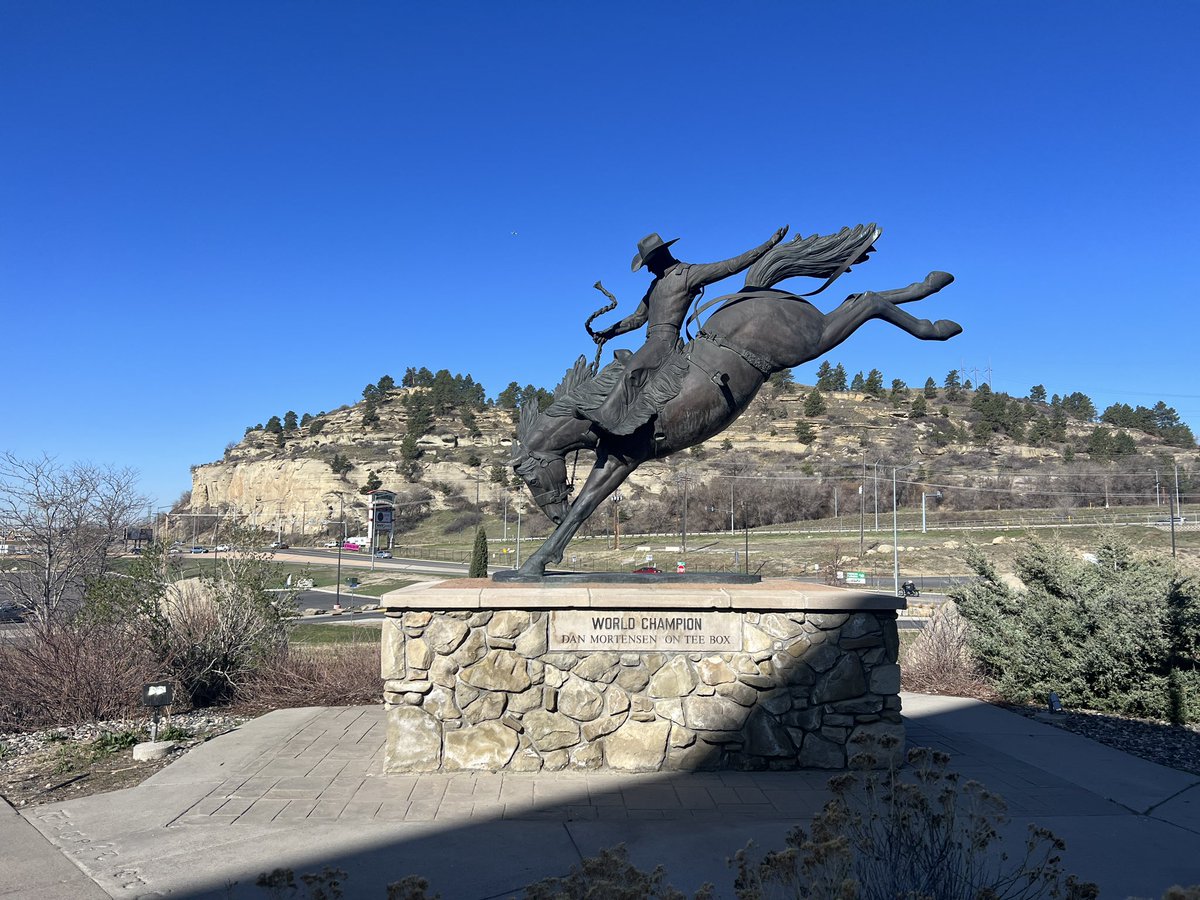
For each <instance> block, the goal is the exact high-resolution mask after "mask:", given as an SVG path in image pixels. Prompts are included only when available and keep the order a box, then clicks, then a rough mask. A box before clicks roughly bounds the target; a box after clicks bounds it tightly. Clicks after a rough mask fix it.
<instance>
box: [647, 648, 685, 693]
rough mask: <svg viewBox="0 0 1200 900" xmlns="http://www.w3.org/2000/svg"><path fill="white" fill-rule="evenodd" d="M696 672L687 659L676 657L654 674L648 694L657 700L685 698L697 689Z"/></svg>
mask: <svg viewBox="0 0 1200 900" xmlns="http://www.w3.org/2000/svg"><path fill="white" fill-rule="evenodd" d="M696 684H697V678H696V670H695V669H693V668H692V664H691V663H690V662H688V660H687V657H684V656H676V657H674V658H672V659H671V660H670V661H669V662H668V663H667V664H666V665H664V666H663V667H662V668H661V669H659V670H658V671H657V672H655V673H654V676H653V677H652V678H651V679H650V685H649V688H648V689H647V693H648V694H649V695H650V696H651V697H654V698H656V699H658V698H663V697H684V696H687V695H688V694H690V693H691V692H692V690H693V689H694V688H695V687H696Z"/></svg>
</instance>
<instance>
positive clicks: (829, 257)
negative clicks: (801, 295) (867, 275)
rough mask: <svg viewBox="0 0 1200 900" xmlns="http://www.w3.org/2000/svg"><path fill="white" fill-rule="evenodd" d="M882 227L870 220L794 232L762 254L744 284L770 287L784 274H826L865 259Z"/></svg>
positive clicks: (750, 286) (751, 286)
mask: <svg viewBox="0 0 1200 900" xmlns="http://www.w3.org/2000/svg"><path fill="white" fill-rule="evenodd" d="M881 234H883V229H882V228H880V227H879V226H878V225H876V224H875V223H874V222H872V223H870V224H869V225H855V226H854V227H853V228H843V229H842V230H841V231H839V232H838V233H837V234H814V235H811V236H809V237H801V236H800V235H796V237H795V238H793V239H792V240H790V241H786V242H784V243H781V244H777V245H776V246H774V247H772V248H771V249H770V250H768V251H767V252H766V254H764V255H763V257H762V258H761V259H759V260H758V262H756V263H755V264H754V265H752V266H751V267H750V269H749V271H748V272H746V288H747V289H753V288H769V287H774V286H775V285H776V284H778V283H779V282H781V281H783V280H784V279H786V278H795V277H796V276H798V275H806V276H809V277H814V278H828V277H829V276H831V275H833V274H834V273H835V272H837V271H838V270H839V269H841V268H842V266H846V268H847V269H848V268H849V265H847V260H849V263H850V265H857V264H858V263H863V262H866V261H867V254H868V253H870V252H871V251H872V250H874V249H875V242H876V241H877V240H879V236H880V235H881Z"/></svg>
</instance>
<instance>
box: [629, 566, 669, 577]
mask: <svg viewBox="0 0 1200 900" xmlns="http://www.w3.org/2000/svg"><path fill="white" fill-rule="evenodd" d="M633 574H634V575H661V574H662V569H656V568H654V566H642V567H641V568H640V569H634V570H633Z"/></svg>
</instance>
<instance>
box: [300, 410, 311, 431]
mask: <svg viewBox="0 0 1200 900" xmlns="http://www.w3.org/2000/svg"><path fill="white" fill-rule="evenodd" d="M312 420H313V417H312V416H311V415H309V414H308V413H305V414H304V415H302V416H301V417H300V427H301V428H307V427H308V423H309V422H311V421H312Z"/></svg>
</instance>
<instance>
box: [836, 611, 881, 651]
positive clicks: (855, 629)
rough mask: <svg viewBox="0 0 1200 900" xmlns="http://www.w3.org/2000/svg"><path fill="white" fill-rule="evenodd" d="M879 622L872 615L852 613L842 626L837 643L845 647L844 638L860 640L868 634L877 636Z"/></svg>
mask: <svg viewBox="0 0 1200 900" xmlns="http://www.w3.org/2000/svg"><path fill="white" fill-rule="evenodd" d="M879 633H880V628H879V620H878V619H877V618H876V617H875V615H874V613H865V612H860V613H853V614H852V615H851V616H850V618H849V619H847V620H846V624H845V625H843V626H842V631H841V637H840V639H839V642H840V643H841V644H842V646H843V647H844V646H845V640H846V638H860V637H863V636H864V635H868V634H879Z"/></svg>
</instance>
